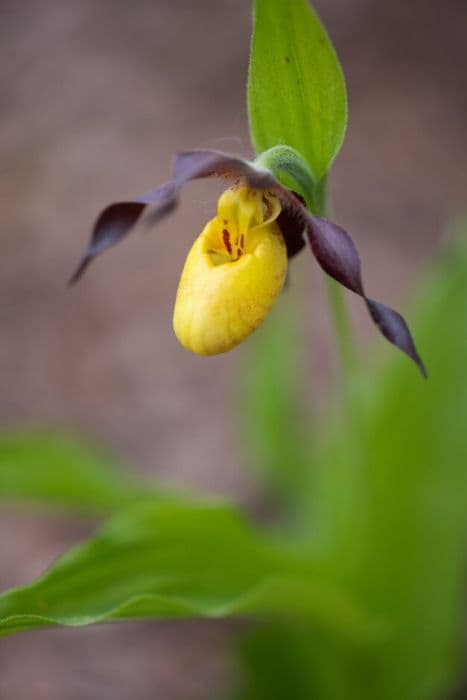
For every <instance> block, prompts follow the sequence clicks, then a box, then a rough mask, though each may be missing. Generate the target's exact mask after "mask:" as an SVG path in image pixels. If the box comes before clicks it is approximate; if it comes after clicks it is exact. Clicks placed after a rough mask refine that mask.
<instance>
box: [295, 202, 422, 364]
mask: <svg viewBox="0 0 467 700" xmlns="http://www.w3.org/2000/svg"><path fill="white" fill-rule="evenodd" d="M306 219H307V221H308V238H309V241H310V245H311V248H312V251H313V253H314V255H315V258H316V260H317V261H318V263H319V264H320V265H321V267H322V268H323V270H324V271H325V272H327V273H328V275H330V276H331V277H333V278H334V279H335V280H337V281H338V282H340V283H341V284H343V285H344V287H347V289H350V290H351V291H352V292H355V294H358V295H359V296H361V297H362V298H363V299H364V301H365V303H366V305H367V308H368V311H369V312H370V316H371V318H372V319H373V321H374V322H375V324H376V325H377V327H378V328H379V330H380V331H381V333H382V334H383V335H384V337H385V338H386V339H387V340H389V342H390V343H392V344H393V345H395V346H396V347H398V348H399V349H400V350H402V352H405V353H406V354H407V355H408V356H409V357H411V358H412V360H413V361H414V362H415V364H416V365H417V366H418V368H419V369H420V372H421V373H422V375H423V376H424V377H426V376H427V374H426V370H425V367H424V365H423V362H422V360H421V359H420V356H419V354H418V352H417V350H416V348H415V343H414V341H413V339H412V336H411V334H410V331H409V328H408V326H407V324H406V322H405V321H404V319H403V318H402V316H401V315H400V314H399V313H397V311H393V310H392V309H390V308H388V307H387V306H384V304H380V303H379V302H377V301H373V300H372V299H369V298H368V297H367V296H366V294H365V291H364V288H363V282H362V274H361V264H360V257H359V255H358V252H357V249H356V247H355V245H354V243H353V241H352V239H351V238H350V236H349V234H348V233H347V232H346V231H344V229H343V228H341V227H340V226H337V225H336V224H333V223H331V222H330V221H325V220H324V219H319V218H318V217H316V216H313V215H312V214H310V213H309V212H307V213H306Z"/></svg>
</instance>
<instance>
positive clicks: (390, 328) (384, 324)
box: [365, 299, 428, 378]
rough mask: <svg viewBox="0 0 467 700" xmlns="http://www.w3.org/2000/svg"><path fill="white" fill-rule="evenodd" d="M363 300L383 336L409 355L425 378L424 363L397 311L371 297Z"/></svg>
mask: <svg viewBox="0 0 467 700" xmlns="http://www.w3.org/2000/svg"><path fill="white" fill-rule="evenodd" d="M365 301H366V305H367V307H368V310H369V312H370V315H371V318H372V319H373V321H374V322H375V323H376V325H377V326H378V328H379V329H380V331H381V333H382V334H383V335H384V337H385V338H387V340H389V342H390V343H392V344H393V345H395V346H396V347H398V348H400V350H402V351H403V352H405V353H406V354H407V355H408V356H409V357H411V358H412V360H413V361H414V362H415V364H416V365H417V366H418V368H419V370H420V372H421V373H422V374H423V376H424V377H425V378H426V377H427V376H428V375H427V372H426V369H425V365H424V364H423V362H422V360H421V358H420V355H419V354H418V352H417V349H416V347H415V343H414V342H413V339H412V336H411V334H410V331H409V329H408V327H407V324H406V322H405V321H404V319H403V318H402V316H401V315H400V314H399V313H398V312H397V311H394V309H390V308H389V307H387V306H385V305H384V304H380V303H379V302H378V301H373V300H372V299H366V300H365Z"/></svg>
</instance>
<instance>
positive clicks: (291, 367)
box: [239, 289, 313, 523]
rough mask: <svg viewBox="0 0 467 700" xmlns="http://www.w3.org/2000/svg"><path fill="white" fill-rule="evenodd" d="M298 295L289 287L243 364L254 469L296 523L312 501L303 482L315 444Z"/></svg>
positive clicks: (245, 424)
mask: <svg viewBox="0 0 467 700" xmlns="http://www.w3.org/2000/svg"><path fill="white" fill-rule="evenodd" d="M296 296H297V295H296V294H295V290H294V289H288V290H287V292H286V294H284V295H283V297H282V298H281V299H280V300H279V301H278V303H277V306H276V308H275V311H274V313H273V314H272V315H271V316H270V317H269V318H268V319H267V321H266V323H265V324H264V325H263V326H262V327H261V328H260V329H259V330H258V331H257V332H256V334H255V339H254V341H253V342H252V343H251V345H250V348H251V349H250V352H249V354H248V357H247V362H246V364H245V367H244V368H243V369H242V376H243V377H244V381H243V386H242V392H241V408H240V410H239V416H240V421H241V423H240V425H241V432H242V436H244V440H243V442H245V441H246V442H247V445H248V448H249V452H250V453H251V457H252V459H251V463H252V468H254V469H256V470H258V471H259V472H260V474H261V476H262V477H263V481H264V483H265V485H266V486H267V488H269V489H270V490H271V491H272V493H273V496H274V497H275V500H276V502H277V503H279V504H280V505H281V506H284V507H285V510H286V511H287V515H288V518H289V521H290V520H293V521H294V523H296V522H297V521H299V519H300V517H301V515H302V510H303V509H304V508H307V507H308V505H309V494H308V493H307V492H306V491H305V490H304V488H303V485H304V483H306V482H307V481H308V473H309V470H310V467H311V464H312V448H313V436H312V429H310V424H311V420H310V416H309V411H308V415H307V411H306V408H305V405H304V402H303V400H302V397H301V395H300V385H301V379H302V378H301V376H300V370H299V368H300V367H301V366H302V363H301V362H300V361H299V360H300V353H299V351H298V347H299V343H298V342H297V340H298V333H297V319H296V313H295V309H296V302H297V298H296ZM305 416H306V420H305Z"/></svg>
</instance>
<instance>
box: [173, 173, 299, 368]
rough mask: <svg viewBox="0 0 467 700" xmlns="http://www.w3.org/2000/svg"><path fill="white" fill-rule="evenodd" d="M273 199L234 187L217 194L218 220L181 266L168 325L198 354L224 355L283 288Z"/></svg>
mask: <svg viewBox="0 0 467 700" xmlns="http://www.w3.org/2000/svg"><path fill="white" fill-rule="evenodd" d="M279 213H280V204H279V202H278V200H277V198H276V197H274V196H273V195H269V194H267V193H264V192H259V191H256V190H250V189H249V188H247V187H245V186H242V185H237V186H235V187H232V188H229V189H228V190H226V191H225V192H224V193H223V195H221V197H220V199H219V204H218V213H217V217H216V218H214V219H212V220H211V221H209V222H208V223H207V224H206V226H205V228H204V230H203V232H202V233H201V234H200V236H199V237H198V238H197V239H196V241H195V242H194V244H193V246H192V248H191V250H190V252H189V254H188V257H187V259H186V262H185V267H184V269H183V272H182V276H181V279H180V283H179V287H178V292H177V299H176V302H175V310H174V318H173V325H174V331H175V335H176V336H177V338H178V340H179V341H180V343H181V344H182V345H183V346H184V347H185V348H187V349H188V350H191V351H192V352H194V353H197V354H199V355H216V354H218V353H223V352H227V351H228V350H231V349H232V348H233V347H235V346H236V345H238V344H239V343H241V342H242V340H244V339H245V338H246V337H247V336H248V335H249V334H250V333H251V332H252V331H254V330H255V328H257V327H258V326H259V325H260V323H261V322H262V321H263V320H264V319H265V318H266V316H267V314H268V313H269V310H270V309H271V307H272V305H273V304H274V301H275V300H276V298H277V296H278V295H279V294H280V292H281V290H282V287H283V285H284V281H285V277H286V273H287V251H286V246H285V243H284V239H283V237H282V234H281V231H280V229H279V226H278V225H277V223H276V221H275V220H276V218H277V216H278V215H279Z"/></svg>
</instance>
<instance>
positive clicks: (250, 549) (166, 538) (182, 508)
mask: <svg viewBox="0 0 467 700" xmlns="http://www.w3.org/2000/svg"><path fill="white" fill-rule="evenodd" d="M317 568H318V567H316V565H315V563H314V562H313V561H312V560H311V557H310V556H308V555H307V556H304V555H301V556H300V555H299V554H298V553H297V552H294V551H292V550H290V549H289V548H286V549H284V548H281V547H279V546H278V545H277V544H276V543H273V542H271V541H269V540H267V539H265V538H264V537H261V536H259V535H257V534H255V533H254V532H253V531H252V530H251V529H250V528H249V527H248V526H247V525H246V523H245V522H244V521H243V520H242V518H241V517H240V516H239V515H238V514H237V513H235V511H233V510H232V509H231V508H229V507H227V506H223V505H204V506H203V505H189V504H175V503H164V504H159V505H156V504H150V503H144V504H141V505H139V506H138V507H133V508H130V509H129V510H128V511H126V512H125V513H123V514H121V515H120V516H118V517H116V518H115V519H114V520H112V521H111V522H110V523H109V524H107V526H106V527H104V528H103V530H102V531H101V532H100V533H99V534H97V535H96V536H95V537H94V538H92V539H91V540H89V541H88V542H87V543H85V544H83V545H82V546H80V547H77V548H75V549H74V550H72V551H71V552H70V553H68V554H67V555H65V556H64V557H63V558H62V559H61V560H59V561H58V562H57V563H56V564H55V565H54V566H53V567H52V568H51V569H49V571H48V573H47V574H46V575H45V576H44V577H43V578H42V579H40V580H39V581H37V582H36V583H34V584H32V585H31V586H25V587H23V588H19V589H15V590H12V591H9V592H7V593H4V594H3V595H2V596H0V634H11V633H13V632H17V631H20V630H26V629H33V628H36V627H43V626H47V625H49V626H50V625H58V624H61V625H70V626H79V625H86V624H90V623H94V622H103V621H110V620H121V619H137V618H150V617H152V618H158V619H161V618H177V617H208V618H209V617H220V616H227V615H233V614H237V613H270V614H271V613H272V614H274V613H276V614H283V615H287V616H290V615H299V616H305V617H307V618H311V619H314V620H316V621H317V622H318V623H319V624H320V625H323V626H325V627H330V628H331V629H333V630H335V631H336V633H337V632H339V633H340V634H343V635H345V636H349V637H351V638H353V637H355V638H357V639H359V640H363V641H365V640H366V639H367V638H368V636H371V635H373V634H375V633H376V631H377V627H375V626H374V623H373V622H372V621H369V620H368V619H367V618H366V617H365V616H364V615H363V613H362V612H361V611H360V609H359V608H358V607H357V606H356V605H355V604H354V603H353V602H352V601H348V600H347V599H346V598H344V597H342V596H341V595H340V593H339V592H338V591H336V590H335V589H333V588H332V587H330V586H328V585H325V583H324V582H322V581H321V582H320V581H319V576H318V574H317V573H316V569H317Z"/></svg>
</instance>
